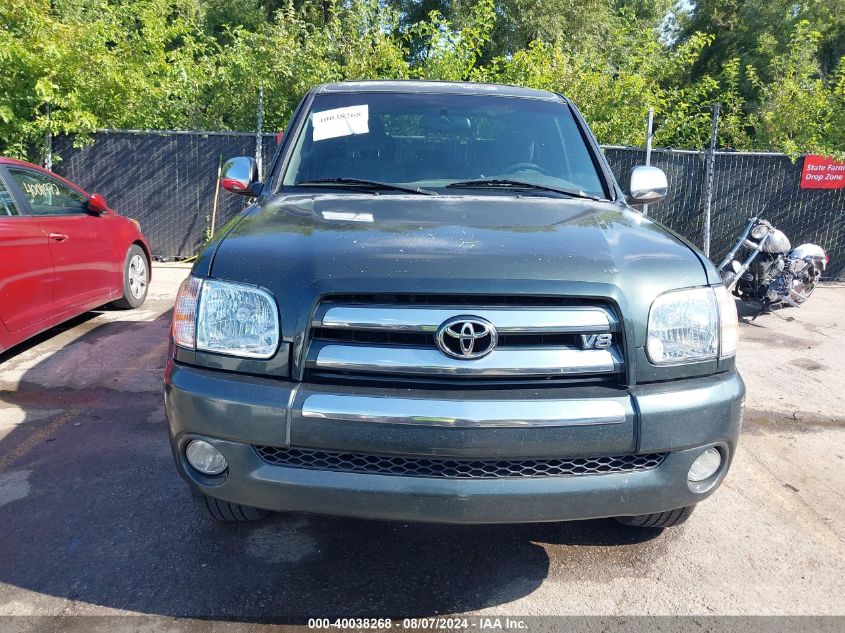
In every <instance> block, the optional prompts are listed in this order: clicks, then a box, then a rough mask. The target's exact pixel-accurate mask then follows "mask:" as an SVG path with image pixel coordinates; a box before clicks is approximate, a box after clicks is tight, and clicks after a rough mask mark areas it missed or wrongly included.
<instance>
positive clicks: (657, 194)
mask: <svg viewBox="0 0 845 633" xmlns="http://www.w3.org/2000/svg"><path fill="white" fill-rule="evenodd" d="M668 189H669V182H668V181H667V180H666V174H665V173H663V170H662V169H658V168H657V167H650V166H646V165H640V166H639V167H634V170H633V171H632V172H631V186H630V188H629V191H630V193H629V194H628V202H629V203H631V204H651V203H653V202H657V201H658V200H662V199H663V198H664V197H666V191H667V190H668Z"/></svg>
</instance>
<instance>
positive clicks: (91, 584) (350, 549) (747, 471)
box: [0, 266, 845, 630]
mask: <svg viewBox="0 0 845 633" xmlns="http://www.w3.org/2000/svg"><path fill="white" fill-rule="evenodd" d="M187 272H188V269H187V268H186V267H184V266H182V267H180V266H156V267H155V269H154V275H153V281H152V285H151V287H150V297H149V299H148V301H147V303H146V304H145V305H144V306H143V308H142V309H140V310H138V311H134V312H119V311H110V310H105V311H101V312H96V313H90V314H87V315H84V316H83V317H80V318H77V319H75V320H74V321H72V322H70V323H68V324H66V325H64V326H62V327H59V328H55V329H53V330H51V331H49V332H47V333H45V334H44V335H41V336H39V337H37V338H36V339H34V340H32V341H30V342H29V343H26V344H24V345H22V346H19V347H17V348H15V349H13V350H10V351H8V352H6V353H5V354H2V355H0V615H15V614H18V615H94V614H102V615H117V614H147V615H166V616H197V617H205V618H212V619H214V618H220V619H227V620H234V621H236V622H243V623H252V622H257V621H262V620H265V619H267V618H270V619H274V620H281V621H286V622H291V623H304V622H305V621H306V619H307V618H309V617H362V616H370V617H394V618H403V617H413V616H434V615H443V614H454V613H472V614H484V615H488V614H491V615H492V614H503V615H504V614H519V615H555V614H603V615H616V614H618V615H636V614H661V615H662V614H694V615H699V616H703V615H714V614H768V615H777V614H839V615H842V614H845V601H843V598H842V597H843V595H845V497H844V496H843V495H845V492H843V491H845V413H844V412H845V372H844V371H843V368H845V364H843V357H845V287H842V286H825V287H821V288H819V289H818V290H817V291H816V293H815V294H814V295H813V297H812V299H811V300H810V302H809V303H808V304H807V305H806V306H805V307H804V308H802V309H800V310H796V309H787V310H781V311H779V312H778V313H777V314H776V315H764V316H762V317H760V318H758V319H756V321H754V322H751V321H750V316H749V315H745V313H744V312H743V314H744V316H743V321H742V324H741V330H740V336H741V342H740V350H739V357H738V358H739V361H738V362H739V365H740V368H741V370H742V373H743V376H744V378H745V380H746V382H747V386H748V399H747V413H746V417H745V423H744V427H743V432H742V439H741V444H740V447H739V451H738V454H737V456H736V459H735V461H734V465H733V469H732V471H731V473H730V475H729V476H728V478H727V481H726V482H725V484H724V485H723V486H722V488H721V489H720V490H719V491H718V492H717V493H716V494H715V495H714V496H713V497H711V498H710V499H708V500H707V501H705V502H703V503H702V504H701V505H700V506H699V508H698V510H697V511H696V512H695V513H694V514H693V516H692V518H691V519H690V520H689V522H688V523H687V524H686V525H684V526H683V527H680V528H676V529H669V530H665V531H662V532H661V531H655V530H640V531H638V530H631V529H625V528H622V527H621V526H617V525H616V524H615V523H614V522H612V521H587V522H580V523H569V524H544V525H520V526H507V525H501V526H481V527H478V526H475V527H471V526H437V525H415V524H404V523H386V522H371V521H360V520H350V519H339V518H332V517H319V516H304V515H276V516H274V517H272V518H270V519H268V520H265V521H263V522H259V523H256V524H250V525H234V526H233V525H219V524H215V523H214V522H212V521H211V520H210V519H208V518H206V517H205V516H203V515H202V514H201V513H200V512H199V511H198V510H197V508H195V506H194V504H193V501H192V499H191V497H190V495H189V493H188V489H187V487H186V486H185V484H184V483H183V482H182V480H181V479H180V478H179V477H178V476H177V475H176V472H175V470H174V467H173V464H172V458H171V455H170V451H169V447H168V442H167V433H166V425H165V421H164V412H163V408H162V369H163V365H164V357H165V352H166V344H167V343H166V339H167V330H168V326H169V321H170V310H171V307H172V304H173V299H174V296H175V292H176V288H177V286H178V284H179V282H180V281H181V279H182V278H183V277H184V276H185V275H186V274H187ZM227 630H228V629H227Z"/></svg>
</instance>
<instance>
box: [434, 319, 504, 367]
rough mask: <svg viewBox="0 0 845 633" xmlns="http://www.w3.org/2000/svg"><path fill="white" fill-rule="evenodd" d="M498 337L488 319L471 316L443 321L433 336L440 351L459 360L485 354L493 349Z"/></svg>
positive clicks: (479, 356)
mask: <svg viewBox="0 0 845 633" xmlns="http://www.w3.org/2000/svg"><path fill="white" fill-rule="evenodd" d="M498 338H499V335H498V334H497V333H496V328H495V327H494V326H493V324H492V323H490V321H488V320H487V319H482V318H480V317H472V316H457V317H453V318H451V319H449V320H448V321H444V322H443V323H442V324H441V325H440V327H439V328H437V334H436V336H435V340H436V342H437V347H438V348H440V351H441V352H443V353H444V354H446V356H450V357H451V358H459V359H461V360H472V359H473V358H481V357H482V356H487V354H489V353H490V352H492V351H493V350H494V349H495V347H496V341H497V340H498Z"/></svg>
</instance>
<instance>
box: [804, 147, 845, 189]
mask: <svg viewBox="0 0 845 633" xmlns="http://www.w3.org/2000/svg"><path fill="white" fill-rule="evenodd" d="M801 188H802V189H842V188H845V162H841V161H837V160H833V159H832V158H827V157H825V156H816V155H814V154H808V155H807V156H805V157H804V169H803V170H802V171H801Z"/></svg>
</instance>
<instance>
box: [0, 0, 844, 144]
mask: <svg viewBox="0 0 845 633" xmlns="http://www.w3.org/2000/svg"><path fill="white" fill-rule="evenodd" d="M843 3H845V0H828V1H827V2H826V3H821V2H817V1H816V0H812V1H806V2H804V1H802V0H799V2H798V3H797V4H796V2H795V0H790V2H788V3H787V2H782V0H768V1H767V2H762V0H749V1H748V2H739V1H738V0H732V1H729V2H722V1H721V0H719V1H714V0H702V1H700V2H698V3H696V4H695V5H688V4H685V5H683V6H684V7H686V8H684V9H679V10H675V11H673V12H670V0H586V1H585V2H577V1H575V0H545V1H544V2H537V1H536V0H505V1H495V0H481V1H477V2H467V1H465V0H422V1H416V0H395V1H392V2H391V1H388V2H384V1H378V0H346V1H344V2H338V1H333V0H322V1H318V0H297V1H293V0H52V2H51V0H4V2H3V3H2V5H0V38H1V39H2V41H3V42H4V46H3V47H2V48H0V153H4V154H11V155H19V156H27V155H28V156H29V157H30V158H36V157H37V152H38V149H39V148H40V146H41V139H43V137H44V134H45V132H47V131H48V130H49V131H51V132H53V133H74V134H77V135H78V138H80V139H81V140H82V141H83V142H84V139H85V134H86V133H90V132H91V131H92V130H95V129H97V128H104V127H109V128H136V129H215V130H218V129H239V130H248V129H252V128H253V127H254V124H255V113H256V102H257V94H258V90H259V88H262V89H263V90H264V102H265V128H266V129H282V128H283V127H284V126H285V124H286V122H287V120H288V119H289V117H290V116H291V114H292V112H293V110H294V108H295V107H296V104H297V102H298V101H299V99H300V98H301V97H302V95H303V94H304V93H305V92H306V91H307V89H308V88H309V87H310V86H312V85H314V84H317V83H320V82H325V81H339V80H344V79H378V78H427V79H440V80H471V81H490V82H501V83H511V84H519V85H525V86H531V87H536V88H544V89H548V90H554V91H556V92H560V93H563V94H566V95H567V96H569V97H570V98H572V100H573V101H574V102H575V103H576V104H577V105H578V106H579V107H580V108H581V110H582V112H583V113H584V115H585V117H586V118H587V120H588V121H589V123H590V124H591V126H592V128H593V130H594V131H595V133H596V135H597V136H598V138H599V140H600V141H601V142H603V143H610V144H625V145H640V144H642V143H643V141H644V123H645V118H646V113H647V111H648V108H649V107H653V108H654V109H655V115H656V129H655V143H656V144H658V145H662V146H670V147H685V148H701V147H704V146H705V145H706V144H707V142H708V139H709V134H710V125H711V116H712V105H713V104H714V103H720V104H721V105H722V118H721V122H720V137H719V139H720V143H721V144H722V145H723V146H727V147H733V148H736V149H762V150H776V151H786V152H788V153H790V154H792V155H797V154H798V153H801V152H818V153H824V154H834V155H838V156H841V155H842V154H843V153H845V57H843V55H844V54H845V5H843ZM836 7H839V10H838V9H836ZM667 16H668V17H667Z"/></svg>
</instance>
